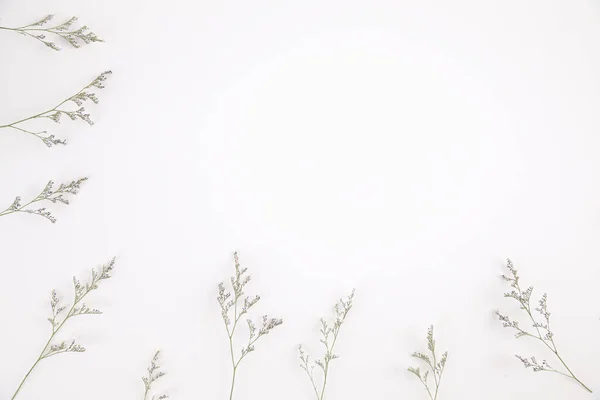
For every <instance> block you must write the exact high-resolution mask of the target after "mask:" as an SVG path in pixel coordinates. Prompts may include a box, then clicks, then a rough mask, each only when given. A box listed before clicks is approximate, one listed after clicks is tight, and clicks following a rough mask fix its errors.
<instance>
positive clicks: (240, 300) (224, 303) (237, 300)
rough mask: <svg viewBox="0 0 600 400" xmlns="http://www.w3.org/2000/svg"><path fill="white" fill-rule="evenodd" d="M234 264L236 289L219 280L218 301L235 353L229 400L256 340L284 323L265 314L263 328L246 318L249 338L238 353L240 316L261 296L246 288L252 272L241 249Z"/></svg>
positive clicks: (231, 348)
mask: <svg viewBox="0 0 600 400" xmlns="http://www.w3.org/2000/svg"><path fill="white" fill-rule="evenodd" d="M234 264H235V275H234V276H232V277H231V279H230V283H231V288H232V290H233V298H232V292H230V291H227V290H225V285H224V284H223V282H221V283H219V295H218V297H217V301H218V302H219V306H220V307H221V316H222V318H223V322H224V323H225V329H226V331H227V338H228V341H229V353H230V355H231V366H232V377H231V389H230V391H229V400H231V399H233V389H234V387H235V377H236V373H237V371H238V367H239V365H240V362H241V361H242V360H243V359H244V357H246V356H247V355H248V354H249V353H251V352H253V351H254V350H255V343H256V342H257V341H258V339H260V338H261V337H263V336H265V335H268V334H269V333H270V332H271V331H272V330H273V329H274V328H276V327H278V326H279V325H281V324H282V323H283V321H282V320H281V319H279V318H269V317H268V316H267V315H263V317H262V321H261V324H260V328H257V326H256V325H255V323H254V322H253V321H252V319H250V318H248V319H246V323H247V325H248V342H247V343H246V344H245V345H244V346H242V349H241V353H240V355H239V356H237V357H236V351H235V350H234V344H233V342H234V340H233V337H234V335H235V332H236V329H237V328H238V326H239V322H240V319H241V318H242V317H243V316H244V315H246V314H247V313H248V311H249V310H250V309H251V308H252V307H253V306H254V305H256V303H258V301H259V300H260V296H254V297H250V296H245V293H244V288H245V286H246V285H247V284H248V282H250V275H246V272H247V270H248V269H247V268H242V267H241V266H240V261H239V257H238V253H237V252H235V253H234ZM232 309H233V315H232V316H231V317H230V316H229V314H230V312H231V310H232Z"/></svg>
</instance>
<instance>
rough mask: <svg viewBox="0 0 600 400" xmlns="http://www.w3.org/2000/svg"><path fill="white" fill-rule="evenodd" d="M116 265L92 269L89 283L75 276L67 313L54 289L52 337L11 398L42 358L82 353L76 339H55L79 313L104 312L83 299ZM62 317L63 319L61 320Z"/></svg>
mask: <svg viewBox="0 0 600 400" xmlns="http://www.w3.org/2000/svg"><path fill="white" fill-rule="evenodd" d="M114 265H115V259H112V260H111V261H110V262H109V263H107V264H105V265H102V266H101V268H100V270H99V271H96V270H95V269H92V279H91V280H90V282H89V283H86V284H84V285H82V284H81V283H80V282H79V280H78V279H76V278H75V277H73V288H74V299H73V304H72V305H71V307H70V308H69V310H68V311H67V313H66V315H64V314H63V311H64V310H65V309H66V306H63V305H61V303H60V300H59V298H58V295H57V294H56V291H55V290H53V291H52V296H51V299H50V306H51V308H52V317H50V318H48V321H49V322H50V324H51V325H52V332H51V334H50V337H49V338H48V340H47V341H46V344H45V345H44V347H43V348H42V351H41V352H40V354H39V356H38V357H37V359H36V360H35V362H34V363H33V365H32V366H31V368H29V370H28V371H27V373H26V374H25V376H24V377H23V379H22V380H21V382H20V383H19V386H18V387H17V390H15V392H14V394H13V395H12V397H11V400H14V399H15V398H16V397H17V395H18V394H19V392H20V391H21V389H22V388H23V385H25V382H27V379H28V378H29V376H30V375H31V373H32V372H33V370H34V369H35V367H37V365H38V364H39V363H40V362H41V361H42V360H45V359H47V358H50V357H52V356H55V355H57V354H62V353H82V352H84V351H85V347H83V346H80V345H79V344H77V343H75V341H71V342H70V343H67V342H66V341H61V342H58V343H55V342H54V339H55V338H56V335H57V334H58V333H59V332H60V330H61V328H62V327H63V326H64V325H65V323H66V322H67V321H69V320H70V319H71V318H73V317H76V316H79V315H90V314H102V312H101V311H99V310H97V309H91V308H89V307H87V306H86V305H85V303H83V299H84V298H85V297H86V296H87V295H88V294H89V293H90V292H92V291H93V290H96V289H98V284H99V283H100V282H101V281H103V280H105V279H108V278H110V277H111V275H110V273H111V272H112V270H113V269H114ZM63 315H64V317H63ZM61 317H62V320H60V318H61Z"/></svg>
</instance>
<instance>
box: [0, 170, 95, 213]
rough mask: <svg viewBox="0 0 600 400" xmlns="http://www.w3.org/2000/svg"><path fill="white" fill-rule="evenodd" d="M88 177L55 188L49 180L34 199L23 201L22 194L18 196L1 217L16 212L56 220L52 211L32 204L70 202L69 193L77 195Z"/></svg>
mask: <svg viewBox="0 0 600 400" xmlns="http://www.w3.org/2000/svg"><path fill="white" fill-rule="evenodd" d="M87 179H88V178H81V179H78V180H76V181H71V182H70V183H61V184H60V185H59V186H58V188H56V189H55V188H54V182H53V181H49V182H48V183H47V184H46V187H44V190H42V191H41V193H40V194H38V195H37V196H36V197H34V198H33V199H32V200H30V201H28V202H26V203H23V202H22V199H21V197H20V196H17V197H16V198H15V200H14V201H13V203H12V204H11V205H10V207H8V208H7V209H6V210H4V211H1V212H0V217H4V216H6V215H10V214H14V213H27V214H34V215H39V216H40V217H43V218H46V219H47V220H49V221H50V222H52V223H54V222H56V218H54V216H53V215H52V213H51V211H49V210H48V209H46V208H45V207H42V208H30V206H31V205H33V204H35V203H39V202H51V203H57V202H58V203H63V204H67V205H68V204H69V203H70V200H69V199H68V198H67V197H65V196H67V195H76V194H77V193H79V189H81V184H82V183H83V182H85V181H87Z"/></svg>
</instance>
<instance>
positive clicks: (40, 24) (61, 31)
mask: <svg viewBox="0 0 600 400" xmlns="http://www.w3.org/2000/svg"><path fill="white" fill-rule="evenodd" d="M53 19H54V15H52V14H51V15H47V16H45V17H44V18H42V19H40V20H39V21H36V22H34V23H32V24H29V25H25V26H19V27H17V28H9V27H6V26H0V30H5V31H13V32H16V33H19V34H21V35H24V36H29V37H32V38H34V39H36V40H38V41H40V42H42V43H43V44H45V45H46V46H47V47H49V48H51V49H52V50H56V51H58V50H60V47H58V46H57V45H56V44H55V43H54V42H52V41H51V40H50V39H49V38H48V37H47V36H46V35H54V36H57V37H59V38H61V39H63V40H64V41H65V42H67V43H68V44H69V45H71V47H74V48H76V49H78V48H80V47H81V46H82V45H83V44H89V43H93V42H103V40H102V39H100V38H99V37H98V36H96V34H95V33H94V32H91V31H90V30H89V28H88V27H87V26H86V25H84V26H82V27H81V28H78V29H74V28H73V25H74V24H75V22H77V17H71V18H70V19H69V20H67V21H66V22H63V23H62V24H58V25H55V26H50V27H44V26H45V25H47V24H48V23H49V22H50V21H52V20H53Z"/></svg>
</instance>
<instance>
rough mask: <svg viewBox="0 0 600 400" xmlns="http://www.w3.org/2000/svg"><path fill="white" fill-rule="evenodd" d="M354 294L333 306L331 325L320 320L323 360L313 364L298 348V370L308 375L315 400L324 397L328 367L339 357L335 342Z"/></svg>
mask: <svg viewBox="0 0 600 400" xmlns="http://www.w3.org/2000/svg"><path fill="white" fill-rule="evenodd" d="M354 292H355V291H354V289H353V290H352V293H350V295H349V296H348V297H347V298H346V299H343V298H342V299H340V300H338V302H337V303H336V304H335V306H334V312H335V319H334V321H333V323H331V322H327V321H326V320H325V319H324V318H321V329H320V332H321V339H320V340H319V341H320V342H321V343H322V344H323V346H324V347H325V354H324V355H323V358H321V359H316V360H315V361H314V362H311V361H310V358H309V355H308V354H307V353H306V352H305V351H304V348H303V347H302V345H299V346H298V353H299V355H298V357H299V358H300V361H301V364H300V368H302V369H303V370H304V371H305V372H306V374H307V375H308V378H309V379H310V383H311V385H312V388H313V390H314V393H315V397H316V398H317V400H323V398H324V396H325V388H326V386H327V378H328V376H329V366H330V363H331V361H333V360H335V359H336V358H339V356H338V355H337V354H335V352H334V349H335V343H336V342H337V338H338V335H339V333H340V328H341V327H342V325H343V323H344V322H345V321H346V317H347V316H348V313H349V312H350V309H352V300H353V299H354ZM315 366H318V367H319V369H320V370H321V374H322V379H321V385H319V384H318V382H317V378H316V377H315V373H314V370H315Z"/></svg>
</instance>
